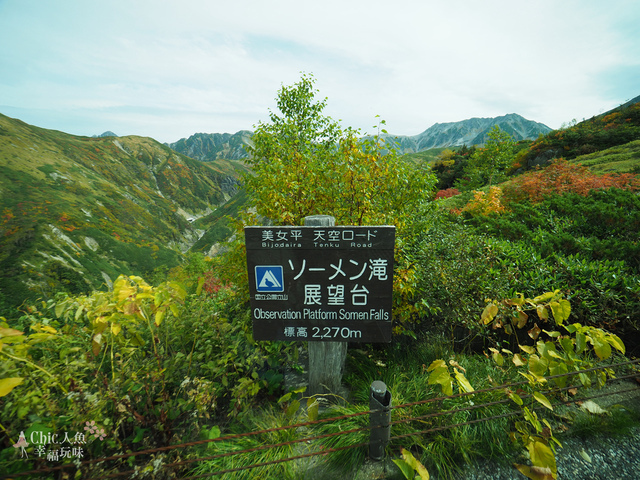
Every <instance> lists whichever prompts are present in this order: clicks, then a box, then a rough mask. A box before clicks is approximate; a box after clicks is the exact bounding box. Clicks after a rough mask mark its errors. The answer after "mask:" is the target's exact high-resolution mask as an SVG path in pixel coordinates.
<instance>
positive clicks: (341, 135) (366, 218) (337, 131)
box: [246, 75, 435, 228]
mask: <svg viewBox="0 0 640 480" xmlns="http://www.w3.org/2000/svg"><path fill="white" fill-rule="evenodd" d="M314 82H315V80H314V78H313V77H312V76H311V75H303V76H302V78H301V80H300V81H299V82H298V83H296V84H295V85H293V86H290V87H285V86H283V87H282V88H281V89H280V91H279V93H278V97H277V105H278V109H279V110H280V112H281V113H282V115H278V114H276V113H274V112H270V113H269V117H270V119H271V123H259V124H258V126H257V128H256V132H255V133H254V135H253V146H252V147H250V148H249V151H250V153H251V159H250V160H249V161H248V163H249V164H250V166H251V169H252V172H251V174H249V175H248V176H247V177H246V184H247V190H248V192H249V194H250V195H251V197H252V201H253V203H254V204H255V206H256V209H257V213H258V214H260V215H263V216H265V217H267V218H269V219H271V220H272V221H273V222H274V223H275V224H279V225H300V224H302V222H303V220H304V217H306V216H309V215H318V214H324V215H332V216H334V217H335V219H336V224H338V225H340V224H342V225H364V224H376V223H377V224H380V223H392V224H394V225H396V226H398V227H399V228H402V227H403V226H405V225H406V224H407V218H408V217H413V216H415V215H416V214H418V212H419V211H420V210H421V209H422V208H423V207H424V206H425V205H426V200H428V199H430V197H431V195H432V190H433V186H434V185H435V177H434V176H433V174H431V172H429V171H428V170H424V169H420V168H417V167H416V166H414V165H413V164H410V163H409V162H407V161H405V160H403V159H401V158H399V157H398V156H397V155H396V153H395V151H394V150H393V149H392V148H388V147H387V146H386V145H385V144H384V142H383V141H382V139H381V138H380V137H379V136H375V137H374V138H373V140H370V141H368V142H364V141H362V140H361V139H359V138H358V135H359V131H357V130H353V129H351V128H347V129H343V128H342V127H341V126H340V125H339V123H338V122H336V121H334V120H333V119H331V118H330V117H326V116H324V115H323V114H322V112H323V110H324V108H325V106H326V99H323V100H321V101H316V100H315V94H316V93H317V90H315V89H314ZM381 123H382V124H384V121H383V122H381ZM382 132H383V133H386V131H385V130H382Z"/></svg>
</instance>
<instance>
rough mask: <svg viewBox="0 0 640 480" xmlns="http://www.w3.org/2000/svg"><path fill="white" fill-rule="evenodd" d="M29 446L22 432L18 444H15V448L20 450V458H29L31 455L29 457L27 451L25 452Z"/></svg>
mask: <svg viewBox="0 0 640 480" xmlns="http://www.w3.org/2000/svg"><path fill="white" fill-rule="evenodd" d="M28 446H29V444H28V443H27V439H26V438H24V432H20V437H19V438H18V443H15V444H14V445H13V448H19V449H20V457H21V458H22V457H27V458H29V455H27V451H26V450H25V447H28Z"/></svg>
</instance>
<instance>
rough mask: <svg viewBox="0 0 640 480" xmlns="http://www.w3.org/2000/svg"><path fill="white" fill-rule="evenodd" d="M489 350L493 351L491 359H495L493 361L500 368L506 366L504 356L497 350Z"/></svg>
mask: <svg viewBox="0 0 640 480" xmlns="http://www.w3.org/2000/svg"><path fill="white" fill-rule="evenodd" d="M489 350H491V352H492V353H491V357H492V358H493V361H494V362H496V363H497V364H498V366H499V367H501V366H502V365H504V357H503V356H502V354H501V353H500V352H499V351H498V350H496V349H495V348H489Z"/></svg>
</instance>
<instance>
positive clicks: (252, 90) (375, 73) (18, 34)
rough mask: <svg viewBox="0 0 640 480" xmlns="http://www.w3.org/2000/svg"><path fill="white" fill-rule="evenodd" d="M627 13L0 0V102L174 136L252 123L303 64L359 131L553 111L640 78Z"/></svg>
mask: <svg viewBox="0 0 640 480" xmlns="http://www.w3.org/2000/svg"><path fill="white" fill-rule="evenodd" d="M639 17H640V7H638V6H637V5H636V2H632V1H622V0H620V1H617V0H616V1H612V2H607V3H606V5H605V4H604V3H601V2H596V1H579V0H571V1H566V2H561V3H560V2H555V1H551V0H542V1H536V2H526V3H523V2H518V3H514V2H510V1H503V0H489V1H485V2H476V1H462V0H457V1H456V0H452V1H450V2H422V1H417V0H416V1H407V0H403V1H402V0H401V1H399V2H395V3H393V4H390V3H388V2H381V1H377V0H376V1H366V2H365V1H350V0H342V1H335V0H330V1H325V2H321V3H318V2H313V3H312V2H304V1H302V2H301V1H300V0H297V1H289V0H286V1H285V0H280V1H270V2H264V1H260V0H255V1H242V0H237V1H235V2H225V3H222V2H211V1H207V0H182V1H158V0H153V1H151V0H126V1H125V0H115V1H112V2H108V3H105V2H97V1H93V0H91V1H83V2H77V1H71V0H58V1H56V2H38V1H34V0H31V1H29V0H5V1H4V2H0V45H11V46H12V47H11V48H2V49H0V71H2V72H3V76H2V78H0V112H2V113H5V110H7V108H9V109H10V110H11V111H13V112H19V113H23V114H24V118H22V119H23V120H25V121H27V122H30V123H35V124H39V123H38V122H40V125H41V126H45V127H47V128H56V129H59V130H64V131H70V130H69V128H70V127H67V125H73V126H74V128H77V130H73V131H70V133H78V134H86V135H90V134H94V133H100V132H99V131H94V130H89V129H91V128H96V125H102V124H104V123H105V122H106V121H110V122H113V124H112V125H108V126H107V127H106V128H105V130H106V129H110V130H113V131H116V133H119V134H125V133H126V134H132V133H135V134H140V135H149V136H153V137H154V138H156V139H158V140H160V141H175V140H177V139H178V138H180V137H181V136H188V135H190V134H192V133H196V132H199V131H205V132H207V131H208V132H222V131H231V132H233V131H237V130H240V129H250V128H252V126H253V125H254V124H255V123H256V122H258V121H259V120H266V119H267V117H268V111H267V109H268V108H274V107H275V102H274V97H275V95H276V93H277V90H278V88H279V87H280V85H281V84H286V85H289V84H292V83H294V82H295V81H297V79H299V77H300V72H302V71H305V72H311V73H313V74H314V75H315V77H316V79H317V87H318V88H319V89H320V94H321V96H323V97H324V96H326V97H328V98H329V107H328V109H327V113H328V114H329V115H331V116H333V117H334V118H341V119H342V120H343V122H344V124H346V125H351V126H354V127H360V128H363V129H364V130H368V131H371V126H372V125H373V124H374V123H375V122H376V119H375V115H380V116H381V117H382V118H384V119H386V120H387V125H388V129H389V130H390V131H392V132H394V133H398V134H409V135H410V134H416V133H419V132H421V131H423V130H425V129H426V128H428V127H429V126H430V125H432V124H433V123H436V122H448V121H457V120H462V119H464V118H469V117H472V116H485V117H486V116H496V115H502V114H505V113H512V112H515V113H519V114H521V115H523V116H525V117H527V118H530V119H532V120H536V121H540V122H543V123H546V124H548V125H549V126H551V127H558V126H560V124H561V123H562V122H565V121H569V120H571V119H572V118H578V119H580V118H582V117H589V116H591V115H593V114H596V113H598V112H599V111H600V110H602V109H603V108H610V107H613V106H615V104H616V103H617V102H620V103H621V102H623V101H624V100H626V99H627V98H629V97H633V96H635V95H638V93H640V92H637V91H633V89H634V88H637V86H636V85H635V83H634V82H633V81H632V80H631V79H632V78H633V75H635V73H637V72H638V59H637V54H636V52H637V51H638V47H640V45H639V41H638V35H639V34H638V31H637V24H638V20H640V18H639ZM5 72H7V73H6V74H5ZM2 105H4V106H5V107H2ZM36 110H37V112H36ZM43 111H47V112H50V113H49V115H48V116H47V117H46V124H43V123H42V122H44V119H45V117H42V116H41V115H42V112H43ZM55 112H58V113H59V115H58V117H57V120H56V115H55ZM94 117H95V118H94ZM39 118H42V119H43V120H38V119H39ZM82 119H84V122H83V121H82ZM56 122H57V123H56ZM65 122H67V123H65ZM83 125H84V126H83Z"/></svg>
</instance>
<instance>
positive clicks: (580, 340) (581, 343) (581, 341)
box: [576, 332, 587, 353]
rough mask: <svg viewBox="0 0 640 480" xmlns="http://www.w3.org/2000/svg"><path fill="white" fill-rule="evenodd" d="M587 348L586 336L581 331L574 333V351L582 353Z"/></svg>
mask: <svg viewBox="0 0 640 480" xmlns="http://www.w3.org/2000/svg"><path fill="white" fill-rule="evenodd" d="M586 348H587V336H586V335H585V334H584V333H582V332H578V333H576V353H582V352H584V351H585V349H586Z"/></svg>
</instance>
